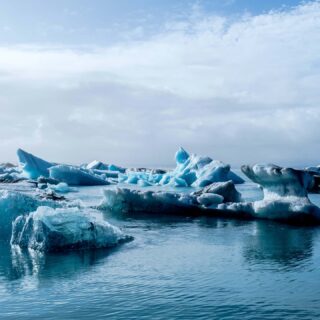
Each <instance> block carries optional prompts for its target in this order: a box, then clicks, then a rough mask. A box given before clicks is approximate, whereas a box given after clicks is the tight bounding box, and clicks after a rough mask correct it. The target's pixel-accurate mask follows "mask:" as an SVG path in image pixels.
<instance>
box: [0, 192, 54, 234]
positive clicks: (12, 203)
mask: <svg viewBox="0 0 320 320" xmlns="http://www.w3.org/2000/svg"><path fill="white" fill-rule="evenodd" d="M41 205H42V206H44V205H46V206H51V207H57V206H59V204H58V203H56V202H54V201H51V200H45V199H38V198H36V197H34V196H31V195H27V194H24V193H20V192H13V191H8V190H0V239H7V238H10V234H11V227H12V222H13V221H14V220H15V219H16V217H17V216H19V215H24V214H28V213H29V212H32V211H34V210H36V209H37V207H39V206H41Z"/></svg>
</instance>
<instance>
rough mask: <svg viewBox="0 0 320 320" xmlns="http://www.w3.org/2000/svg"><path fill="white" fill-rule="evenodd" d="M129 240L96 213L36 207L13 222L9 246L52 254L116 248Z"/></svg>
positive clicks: (130, 238)
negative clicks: (63, 251) (54, 252)
mask: <svg viewBox="0 0 320 320" xmlns="http://www.w3.org/2000/svg"><path fill="white" fill-rule="evenodd" d="M129 240H132V237H130V236H127V235H125V234H124V233H123V232H122V231H121V230H120V229H119V228H117V227H115V226H113V225H111V224H109V223H108V222H107V221H105V220H103V218H102V215H101V214H99V213H98V212H96V211H93V210H91V211H84V210H81V209H78V208H61V209H53V208H50V207H39V208H38V209H37V210H36V211H35V212H32V213H30V214H29V215H28V216H19V217H17V218H16V220H15V221H14V223H13V230H12V237H11V241H10V242H11V245H12V246H19V247H21V248H29V249H33V250H39V251H45V252H52V251H60V250H66V249H90V248H106V247H112V246H115V245H117V244H119V243H121V242H124V241H129Z"/></svg>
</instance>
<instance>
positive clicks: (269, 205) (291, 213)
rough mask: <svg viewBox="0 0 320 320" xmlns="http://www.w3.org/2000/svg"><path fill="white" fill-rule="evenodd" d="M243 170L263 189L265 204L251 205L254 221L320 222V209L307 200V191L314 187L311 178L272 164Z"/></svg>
mask: <svg viewBox="0 0 320 320" xmlns="http://www.w3.org/2000/svg"><path fill="white" fill-rule="evenodd" d="M241 169H242V171H243V173H244V174H246V175H247V176H248V178H250V179H251V180H252V181H254V182H256V183H258V184H260V185H261V187H262V188H263V194H264V198H263V200H261V201H255V202H254V203H252V208H253V211H254V216H255V217H258V218H265V219H277V220H296V221H301V222H318V223H319V222H320V209H319V208H318V207H317V206H315V205H314V204H312V203H311V202H310V200H309V198H308V192H307V189H308V188H309V187H310V185H312V184H313V177H312V176H311V175H310V174H308V173H307V172H305V171H302V170H295V169H291V168H281V167H279V166H276V165H272V164H271V165H255V166H242V168H241Z"/></svg>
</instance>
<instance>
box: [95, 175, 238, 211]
mask: <svg viewBox="0 0 320 320" xmlns="http://www.w3.org/2000/svg"><path fill="white" fill-rule="evenodd" d="M232 185H233V183H232V182H231V181H229V182H225V183H220V184H219V185H218V184H217V185H216V186H215V188H213V189H212V190H210V189H208V188H207V189H203V190H200V191H197V192H193V193H178V192H173V191H171V192H165V191H151V190H150V191H142V190H131V189H127V188H116V189H107V190H104V199H103V201H102V203H101V204H100V206H99V208H100V209H106V210H111V211H114V212H156V213H161V214H193V215H199V214H211V213H214V212H211V213H210V212H209V211H208V210H206V209H208V207H210V208H211V209H212V210H213V209H216V208H217V206H218V205H219V204H221V203H222V202H226V199H225V198H224V196H223V194H224V195H226V198H227V199H233V200H234V201H238V200H239V199H240V194H239V193H238V192H237V191H236V190H235V188H234V186H233V188H232ZM213 190H215V191H216V193H213ZM228 191H229V192H230V193H231V194H230V195H229V194H227V192H228ZM219 193H220V194H219ZM204 210H206V211H205V212H204Z"/></svg>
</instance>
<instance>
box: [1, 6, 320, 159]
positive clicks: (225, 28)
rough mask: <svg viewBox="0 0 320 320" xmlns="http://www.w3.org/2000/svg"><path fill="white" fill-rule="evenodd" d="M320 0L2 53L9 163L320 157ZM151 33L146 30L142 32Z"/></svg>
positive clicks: (197, 15)
mask: <svg viewBox="0 0 320 320" xmlns="http://www.w3.org/2000/svg"><path fill="white" fill-rule="evenodd" d="M319 31H320V3H319V2H318V1H316V2H310V3H306V4H303V5H300V6H298V7H296V8H292V9H285V10H280V11H272V12H268V13H265V14H260V15H248V14H246V15H241V16H237V17H235V16H221V15H214V14H212V13H211V14H205V13H203V12H201V11H199V10H196V11H192V12H191V13H189V14H185V15H184V18H183V19H182V18H181V17H180V18H179V19H172V20H170V21H166V22H165V23H164V24H163V28H162V29H161V31H159V32H157V33H154V34H153V35H151V36H148V37H144V38H143V39H140V40H139V41H137V40H131V38H135V36H134V35H133V36H131V33H132V30H130V31H128V37H127V40H123V41H122V42H118V43H117V44H114V45H109V46H104V47H103V46H86V47H79V48H75V47H68V46H67V45H65V44H64V45H61V46H49V45H46V46H44V45H39V44H38V45H37V44H27V45H24V46H22V45H20V46H19V45H16V46H1V47H0V88H1V94H0V112H1V122H2V126H1V128H0V138H1V140H0V146H1V147H2V160H7V159H10V160H11V159H13V158H14V152H15V149H16V148H18V147H24V148H26V149H29V150H31V151H33V152H36V153H39V154H40V155H43V156H45V157H48V158H49V159H52V160H56V161H66V162H82V161H89V160H92V159H93V158H98V159H101V160H104V161H107V162H116V163H120V164H124V165H127V164H139V163H140V164H141V165H148V164H150V165H152V164H154V165H161V164H163V165H167V164H169V163H170V161H171V158H172V154H173V152H174V150H175V149H176V148H177V147H178V146H180V145H183V146H185V147H186V148H188V149H190V150H191V151H194V152H198V153H202V154H208V155H211V156H212V157H215V158H219V159H221V160H225V161H227V162H231V163H233V164H236V165H238V164H241V163H246V162H261V161H263V162H266V161H267V162H270V161H272V162H279V163H290V164H293V163H297V164H307V163H310V164H314V163H318V162H320V161H319V160H318V159H319V156H318V152H317V150H318V149H319V147H320V143H319V142H318V140H319V139H318V136H319V134H320V129H319V123H320V122H319V120H320V108H319V102H320V90H319V88H318V84H319V83H320V58H319V52H320V32H319ZM139 33H140V34H143V25H142V26H139Z"/></svg>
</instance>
